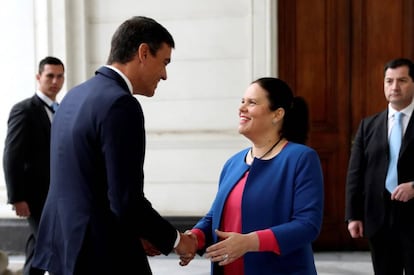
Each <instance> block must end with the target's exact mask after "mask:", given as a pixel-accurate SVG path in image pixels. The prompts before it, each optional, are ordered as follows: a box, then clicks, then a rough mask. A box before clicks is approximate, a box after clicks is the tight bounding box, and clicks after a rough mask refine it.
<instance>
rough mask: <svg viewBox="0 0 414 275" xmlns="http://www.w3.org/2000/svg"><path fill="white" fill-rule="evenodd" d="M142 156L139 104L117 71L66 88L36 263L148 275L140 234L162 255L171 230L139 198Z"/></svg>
mask: <svg viewBox="0 0 414 275" xmlns="http://www.w3.org/2000/svg"><path fill="white" fill-rule="evenodd" d="M144 155H145V130H144V116H143V113H142V109H141V106H140V104H139V102H138V101H137V100H136V99H135V97H134V96H133V95H132V94H131V93H130V92H129V90H128V87H127V84H126V83H125V81H124V80H123V79H122V77H121V76H120V75H119V74H118V73H116V72H115V71H113V70H112V69H110V68H107V67H102V68H100V69H99V70H98V71H97V73H96V76H95V77H93V78H91V79H90V80H88V81H86V82H84V83H83V84H81V85H79V86H77V87H75V88H73V89H72V90H71V91H69V92H68V93H67V95H66V96H65V98H64V99H63V100H62V103H61V104H60V107H59V110H58V111H57V112H56V115H55V117H54V119H53V124H52V133H51V183H50V190H49V194H48V197H47V200H46V204H45V208H44V211H43V214H42V219H41V223H40V229H39V235H38V242H37V247H36V254H35V262H34V265H35V266H36V267H38V268H41V269H44V270H48V271H50V272H51V273H53V274H55V275H69V274H74V270H75V266H76V265H77V264H81V265H82V266H83V267H84V269H83V273H84V274H138V273H139V274H151V271H150V267H149V264H148V261H147V257H146V255H145V252H144V250H143V247H142V245H141V242H140V238H144V239H147V240H149V241H150V242H151V243H152V244H153V245H155V246H156V247H157V248H158V249H159V250H160V251H161V252H162V253H164V254H168V253H170V252H171V251H172V249H173V245H174V242H175V239H176V237H177V232H176V230H175V228H174V227H173V226H172V225H171V224H170V223H169V222H167V221H166V220H165V219H163V218H162V217H161V216H160V215H159V214H158V213H157V212H156V211H155V210H154V209H153V208H152V206H151V203H150V202H149V201H148V200H147V199H146V198H145V196H144V191H143V188H144V173H143V164H144ZM78 259H81V260H84V262H82V263H78V262H77V260H78ZM81 273H82V272H81Z"/></svg>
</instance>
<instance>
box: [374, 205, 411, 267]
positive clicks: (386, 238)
mask: <svg viewBox="0 0 414 275" xmlns="http://www.w3.org/2000/svg"><path fill="white" fill-rule="evenodd" d="M401 205H402V203H401V202H388V204H387V214H386V219H385V223H384V225H383V227H382V228H381V229H380V230H379V231H378V232H377V233H376V234H375V235H374V236H372V237H371V238H369V245H370V249H371V257H372V263H373V267H374V272H375V275H403V274H405V275H414V231H413V228H412V225H411V224H412V223H407V222H406V220H404V219H402V218H401V217H403V215H401ZM413 214H414V213H413ZM404 217H405V215H404ZM409 218H410V219H412V217H409ZM405 219H407V217H405ZM404 272H405V273H404Z"/></svg>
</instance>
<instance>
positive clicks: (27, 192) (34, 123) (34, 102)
mask: <svg viewBox="0 0 414 275" xmlns="http://www.w3.org/2000/svg"><path fill="white" fill-rule="evenodd" d="M49 148H50V120H49V117H48V115H47V113H46V110H45V107H44V104H43V102H42V101H41V99H40V98H39V97H38V96H36V95H34V96H33V97H31V98H28V99H25V100H23V101H21V102H19V103H17V104H16V105H14V106H13V108H12V110H11V112H10V116H9V120H8V131H7V137H6V142H5V147H4V154H3V168H4V175H5V179H6V186H7V194H8V202H9V203H11V204H13V203H15V202H20V201H26V202H27V203H28V204H29V207H30V211H31V214H32V217H34V218H35V219H36V220H37V222H38V220H39V219H40V214H41V211H42V208H43V204H44V202H45V200H46V195H47V192H48V189H49V162H50V157H49V154H50V149H49Z"/></svg>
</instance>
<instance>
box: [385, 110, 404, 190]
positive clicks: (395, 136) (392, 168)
mask: <svg viewBox="0 0 414 275" xmlns="http://www.w3.org/2000/svg"><path fill="white" fill-rule="evenodd" d="M402 115H403V114H402V113H400V112H396V113H395V114H394V125H393V126H392V129H391V134H390V140H389V148H390V162H389V165H388V173H387V178H386V179H385V187H386V188H387V190H388V191H389V192H390V193H392V192H393V191H394V189H395V188H396V187H397V184H398V173H397V162H398V155H399V153H400V147H401V140H402V125H401V117H402Z"/></svg>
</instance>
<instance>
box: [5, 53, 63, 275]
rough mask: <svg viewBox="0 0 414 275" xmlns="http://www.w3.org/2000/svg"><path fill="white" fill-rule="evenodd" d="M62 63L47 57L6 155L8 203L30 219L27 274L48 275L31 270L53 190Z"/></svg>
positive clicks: (17, 116)
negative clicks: (54, 122) (55, 121)
mask: <svg viewBox="0 0 414 275" xmlns="http://www.w3.org/2000/svg"><path fill="white" fill-rule="evenodd" d="M64 72H65V68H64V66H63V63H62V61H60V60H59V59H57V58H55V57H50V56H48V57H46V58H44V59H43V60H41V61H40V63H39V72H38V74H37V75H36V79H37V82H38V90H37V91H36V94H35V95H34V96H32V97H31V98H28V99H25V100H23V101H21V102H19V103H17V104H16V105H14V106H13V108H12V109H11V112H10V116H9V120H8V131H7V137H6V142H5V148H4V155H3V167H4V175H5V179H6V186H7V194H8V203H10V204H12V205H13V208H14V210H15V211H16V215H18V216H20V217H25V218H27V220H28V222H29V227H30V232H31V234H30V236H29V238H28V240H27V244H26V262H25V266H24V274H44V272H43V271H41V270H36V269H34V268H31V262H32V259H33V254H34V247H35V243H36V238H37V237H36V235H37V230H38V226H39V222H40V215H41V212H42V209H43V205H44V203H45V200H46V196H47V192H48V189H49V166H50V165H49V163H50V153H49V152H50V149H49V148H50V123H51V119H52V116H53V112H54V111H53V109H52V108H51V106H52V104H53V103H54V102H56V95H57V94H58V93H59V91H60V89H61V88H62V85H63V82H64V79H65V78H64Z"/></svg>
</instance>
